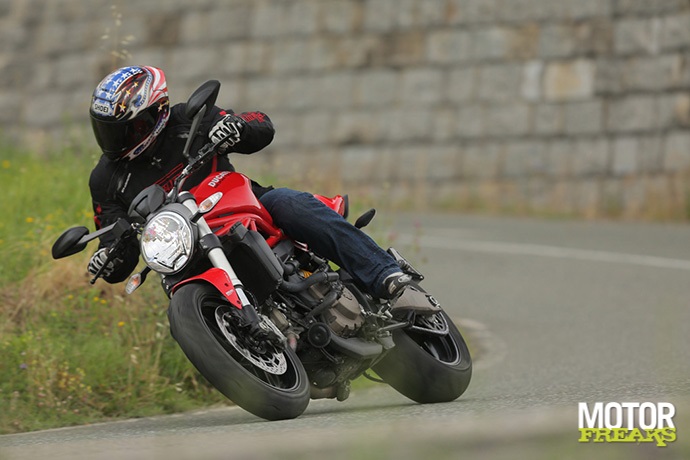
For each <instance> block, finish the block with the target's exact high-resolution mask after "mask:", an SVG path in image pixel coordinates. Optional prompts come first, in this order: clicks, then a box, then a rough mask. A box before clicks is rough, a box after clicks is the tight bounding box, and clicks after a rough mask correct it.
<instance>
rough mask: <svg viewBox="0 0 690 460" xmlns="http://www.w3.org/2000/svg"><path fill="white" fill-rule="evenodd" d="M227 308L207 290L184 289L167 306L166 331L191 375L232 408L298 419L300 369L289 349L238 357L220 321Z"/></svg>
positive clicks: (235, 341) (304, 392)
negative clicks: (201, 378) (192, 371)
mask: <svg viewBox="0 0 690 460" xmlns="http://www.w3.org/2000/svg"><path fill="white" fill-rule="evenodd" d="M233 308H235V307H233V306H231V305H230V304H229V303H228V302H227V300H225V299H224V297H223V296H222V295H221V294H220V293H219V292H218V291H217V290H216V289H215V288H213V287H212V286H210V285H208V284H205V283H193V284H187V285H185V286H182V287H181V288H180V289H179V290H178V291H177V292H175V294H174V295H173V297H172V300H171V301H170V308H169V309H168V318H169V320H170V331H171V333H172V335H173V337H174V338H175V340H177V342H178V344H179V345H180V348H182V351H184V353H185V355H186V356H187V358H188V359H189V360H190V361H191V362H192V364H194V366H195V367H196V368H197V370H198V371H199V372H200V373H201V374H202V375H203V376H204V377H205V378H206V379H207V380H208V381H209V382H210V383H211V384H212V385H213V386H214V387H215V388H216V389H218V391H220V392H221V393H223V395H225V396H226V397H227V398H228V399H230V400H232V401H233V402H235V403H236V404H237V405H238V406H240V407H242V408H243V409H245V410H247V411H249V412H251V413H252V414H254V415H257V416H259V417H262V418H264V419H267V420H283V419H291V418H295V417H298V416H299V415H301V414H302V413H303V412H304V410H305V409H306V408H307V405H308V404H309V380H308V378H307V374H306V371H305V370H304V367H303V366H302V363H301V362H300V361H299V358H297V355H296V354H295V352H294V351H292V349H290V348H289V347H286V348H285V349H284V350H275V349H274V350H273V351H271V352H270V353H266V356H264V357H262V356H261V355H258V354H256V352H253V353H252V352H249V351H248V350H244V351H243V352H244V353H245V355H243V354H242V352H241V346H240V345H239V343H240V342H241V340H239V334H233V332H234V331H233V329H232V327H233V325H232V324H228V323H227V322H224V321H222V320H221V319H220V318H221V317H222V316H223V312H224V311H230V310H231V309H233ZM223 329H225V331H224V330H223ZM246 353H249V355H247V354H246ZM281 355H282V356H281ZM247 356H249V357H250V359H248V358H247ZM257 358H258V359H257ZM276 362H278V364H275V363H276ZM257 363H258V365H257ZM272 366H273V367H272ZM262 367H263V368H262ZM274 367H275V368H278V369H279V370H278V371H276V370H274ZM267 369H268V370H267Z"/></svg>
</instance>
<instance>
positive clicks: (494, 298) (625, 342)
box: [0, 215, 690, 460]
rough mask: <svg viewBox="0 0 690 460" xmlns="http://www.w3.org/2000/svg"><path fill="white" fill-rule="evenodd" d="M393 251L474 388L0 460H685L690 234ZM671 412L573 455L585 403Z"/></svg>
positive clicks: (544, 234)
mask: <svg viewBox="0 0 690 460" xmlns="http://www.w3.org/2000/svg"><path fill="white" fill-rule="evenodd" d="M391 224H392V225H394V227H395V228H396V229H397V231H396V234H395V235H393V236H394V238H395V241H396V246H397V247H399V248H400V249H402V250H403V252H404V253H407V254H408V255H409V256H410V257H409V258H410V259H411V260H413V261H415V263H416V264H417V265H418V267H419V268H420V269H421V271H422V272H424V274H425V275H426V276H427V280H426V281H425V287H426V288H427V290H429V291H430V292H432V293H434V295H435V296H436V297H437V298H438V299H439V300H440V301H441V302H442V303H443V304H444V306H445V308H446V310H447V311H448V312H449V313H450V314H451V316H453V317H455V318H459V319H460V320H461V321H460V323H461V330H463V331H464V332H465V333H466V334H467V335H469V336H470V339H471V343H472V347H473V349H474V352H475V358H476V359H475V372H474V376H473V380H472V383H471V385H470V387H469V389H468V391H467V392H466V394H465V395H463V396H462V397H461V398H460V399H459V400H457V401H455V402H453V403H447V404H437V405H427V406H421V405H417V404H414V403H412V402H410V401H409V400H407V399H405V398H404V397H402V396H400V395H398V394H397V393H395V392H394V391H393V390H391V389H390V388H388V387H385V386H379V387H377V388H374V389H371V390H361V391H355V392H353V394H352V395H351V397H350V399H349V400H348V401H346V402H344V403H338V402H335V401H314V402H313V403H312V404H311V405H310V407H309V409H308V410H307V412H306V413H305V414H304V415H303V416H302V417H300V418H298V419H296V420H292V421H282V422H270V423H269V422H264V421H262V420H260V419H257V418H256V417H254V416H252V415H251V414H248V413H246V412H243V411H242V410H240V409H238V408H222V409H214V410H210V411H204V412H197V413H192V414H185V415H180V416H168V417H158V418H152V419H139V420H133V421H124V422H117V423H110V424H99V425H93V426H88V427H79V428H69V429H61V430H50V431H46V432H39V433H28V434H22V435H12V436H2V437H0V459H2V460H5V459H34V458H51V459H66V458H98V459H119V458H127V459H138V458H141V459H151V458H161V459H162V458H165V459H167V460H172V459H177V458H214V459H215V458H218V459H221V458H233V459H235V458H281V459H286V458H287V459H291V458H323V457H325V456H328V457H330V458H336V459H340V458H343V459H350V458H362V459H376V458H396V459H400V458H402V459H407V458H409V459H417V458H461V457H466V458H477V457H481V458H506V459H508V458H511V459H512V458H556V457H563V456H568V457H570V458H652V457H653V458H690V442H689V441H690V365H689V363H690V359H689V358H690V226H688V225H651V224H617V223H616V224H614V223H582V222H563V221H537V220H520V219H501V218H489V217H468V216H444V215H424V216H422V217H418V216H414V215H397V216H395V218H388V219H386V218H385V217H384V218H383V219H380V222H379V225H383V226H387V225H391ZM598 401H602V402H624V401H637V402H645V401H651V402H658V401H668V402H671V403H673V404H675V406H676V410H677V414H676V416H675V418H674V420H675V423H676V428H677V432H678V440H677V441H676V442H674V443H671V444H669V446H668V447H665V448H660V447H656V446H652V445H649V444H643V445H637V444H580V443H578V442H577V438H578V436H579V433H578V430H577V404H578V403H579V402H588V403H594V402H598Z"/></svg>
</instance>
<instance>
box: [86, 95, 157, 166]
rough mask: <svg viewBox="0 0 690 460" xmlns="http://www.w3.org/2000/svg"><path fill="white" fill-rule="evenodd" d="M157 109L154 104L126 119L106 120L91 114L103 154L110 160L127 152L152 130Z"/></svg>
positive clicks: (94, 130)
mask: <svg viewBox="0 0 690 460" xmlns="http://www.w3.org/2000/svg"><path fill="white" fill-rule="evenodd" d="M158 111H159V110H158V104H156V105H154V106H152V107H149V108H148V109H146V110H144V111H143V112H141V113H140V114H139V115H137V116H136V117H134V118H132V119H131V120H126V121H107V120H104V119H102V118H98V117H97V116H93V115H92V116H91V126H92V127H93V132H94V135H95V137H96V142H98V145H99V146H100V147H101V150H102V151H103V154H104V155H105V156H107V157H108V158H110V159H111V160H119V159H120V158H121V157H123V156H124V155H126V154H127V153H129V151H130V150H131V149H133V148H134V147H136V146H137V145H139V143H141V142H142V141H143V140H144V139H145V138H146V136H148V135H149V134H151V132H153V129H154V128H155V127H156V122H157V121H158Z"/></svg>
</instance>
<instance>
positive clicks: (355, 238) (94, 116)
mask: <svg viewBox="0 0 690 460" xmlns="http://www.w3.org/2000/svg"><path fill="white" fill-rule="evenodd" d="M89 113H90V115H91V125H92V127H93V131H94V134H95V137H96V141H97V142H98V145H99V146H100V148H101V150H102V151H103V155H102V156H101V158H100V161H99V162H98V164H97V165H96V167H95V168H94V170H93V171H92V173H91V178H90V180H89V187H90V189H91V198H92V201H93V209H94V213H95V215H94V220H95V223H96V228H97V229H100V228H101V227H104V226H107V225H110V224H112V223H114V222H115V221H116V220H117V219H118V218H121V217H124V218H126V217H127V210H128V208H129V204H130V203H131V202H132V200H133V199H134V197H135V196H136V195H137V194H138V193H139V192H140V191H141V190H143V189H144V188H146V187H147V186H149V185H151V184H154V183H155V184H159V185H161V186H162V187H163V188H164V189H165V190H166V191H169V190H170V189H171V187H172V184H173V182H174V180H175V178H176V177H177V176H178V175H179V173H180V172H181V171H182V169H183V168H184V166H185V165H186V163H187V160H186V158H185V157H184V156H183V154H182V152H183V148H184V145H185V143H186V140H187V137H188V136H189V130H190V127H191V120H190V119H188V118H187V117H186V116H185V104H183V103H182V104H176V105H174V106H173V107H170V102H169V99H168V90H167V85H166V81H165V75H164V73H163V71H162V70H160V69H158V68H156V67H151V66H130V67H123V68H120V69H118V70H116V71H114V72H112V73H111V74H109V75H108V76H106V77H105V78H104V79H103V80H102V81H101V82H100V83H99V84H98V86H97V87H96V89H95V91H94V93H93V96H92V99H91V108H90V110H89ZM199 131H200V132H201V133H203V135H202V136H197V137H196V142H195V143H194V144H193V145H192V148H191V149H190V152H196V151H197V150H198V149H199V148H200V147H201V146H202V145H203V144H204V143H206V142H207V141H205V140H204V139H210V140H211V141H213V142H217V141H218V140H220V139H222V138H224V137H226V136H227V135H228V134H231V136H230V138H229V139H228V140H227V141H226V142H225V143H224V144H223V145H222V146H221V149H220V152H221V153H220V154H219V155H217V156H216V157H215V158H214V160H213V161H212V162H209V163H208V164H207V165H205V166H204V167H202V168H201V169H200V170H199V171H197V172H196V173H194V174H193V175H192V176H190V177H189V179H188V180H187V181H186V182H185V184H184V189H185V190H189V189H190V188H192V187H193V186H195V185H197V184H199V183H200V182H201V180H203V179H204V178H205V177H207V176H208V175H209V174H210V173H212V172H215V171H234V168H233V166H232V165H231V164H230V162H229V161H228V158H227V155H226V154H227V153H230V152H236V153H242V154H251V153H254V152H257V151H259V150H261V149H263V148H264V147H266V146H267V145H268V144H270V143H271V141H272V140H273V135H274V132H275V131H274V128H273V124H272V123H271V120H270V119H269V117H268V116H267V115H266V114H264V113H262V112H243V113H240V114H236V113H234V112H233V111H232V110H222V109H220V108H218V107H213V109H212V110H209V112H208V113H207V114H206V115H205V117H204V118H203V120H202V122H201V125H200V127H199ZM252 189H253V192H254V194H255V195H256V197H257V198H258V199H259V200H260V201H261V203H262V204H263V206H264V207H265V208H266V209H267V210H268V212H269V213H270V214H271V216H272V218H273V221H274V223H275V224H276V225H277V226H278V227H279V228H281V229H282V230H283V231H284V232H285V234H286V235H288V236H289V237H291V238H294V239H296V240H298V241H301V242H303V243H306V244H307V245H309V247H310V248H311V249H312V250H314V252H316V253H317V254H319V255H321V256H323V257H326V258H328V259H330V260H332V261H334V262H335V263H337V264H338V265H339V266H341V267H342V268H344V269H345V270H346V271H347V272H348V273H349V274H350V275H352V276H353V278H355V280H356V281H357V282H358V283H359V284H361V285H362V286H363V287H364V288H365V289H367V290H368V292H369V293H370V294H372V295H374V296H376V297H380V298H387V299H390V298H394V297H396V296H397V295H398V294H399V293H401V292H402V290H403V289H404V288H405V287H406V286H407V285H408V284H409V283H410V281H411V278H410V277H409V276H408V275H406V274H403V273H402V272H401V270H400V267H399V266H398V264H397V263H396V261H395V260H394V259H393V258H392V257H391V256H390V255H389V254H388V253H387V252H386V251H384V250H383V249H382V248H380V247H379V246H378V245H377V244H376V243H375V242H374V241H373V240H372V239H371V238H369V236H367V235H366V234H365V233H364V232H362V231H361V230H359V229H358V228H356V227H354V226H353V225H351V224H350V223H348V222H347V221H346V220H345V219H344V218H343V217H342V216H341V215H340V214H338V213H337V212H335V211H333V210H332V209H330V208H328V207H327V206H326V205H324V204H323V203H322V202H320V201H319V200H317V199H316V198H314V196H313V195H311V194H309V193H304V192H298V191H296V190H291V189H287V188H273V187H262V186H261V185H259V184H258V183H256V182H254V181H252ZM112 242H113V240H112V237H111V238H110V239H109V238H108V237H103V238H102V239H101V243H100V246H99V249H98V250H97V251H96V253H95V254H94V255H93V256H92V257H91V261H90V262H89V266H88V271H89V272H90V273H91V274H93V275H95V274H96V273H97V272H98V270H99V269H100V268H101V267H102V266H103V264H104V263H105V261H106V258H107V252H106V248H108V247H109V246H110V245H111V244H112ZM138 260H139V248H138V245H137V244H136V242H133V243H132V244H131V245H130V246H129V247H128V248H127V249H126V250H125V251H124V253H123V254H121V255H120V256H119V257H117V258H115V259H112V260H111V261H110V262H109V263H108V265H107V266H106V268H105V269H104V270H103V272H102V273H103V275H104V276H103V278H104V279H105V280H106V281H107V282H109V283H117V282H120V281H123V280H125V279H126V278H127V277H128V276H129V274H130V273H131V272H132V271H133V270H134V268H135V267H136V265H137V262H138Z"/></svg>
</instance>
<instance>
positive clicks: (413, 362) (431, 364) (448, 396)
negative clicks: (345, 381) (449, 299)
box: [373, 311, 472, 403]
mask: <svg viewBox="0 0 690 460" xmlns="http://www.w3.org/2000/svg"><path fill="white" fill-rule="evenodd" d="M415 326H416V327H413V328H407V329H399V330H397V331H394V332H393V340H394V341H395V347H394V348H393V349H392V350H391V351H390V352H389V353H388V354H387V355H386V356H385V357H384V358H383V359H382V360H381V361H380V362H379V363H377V364H376V365H375V366H374V367H373V369H374V371H376V373H377V374H378V375H379V376H380V377H381V378H382V379H383V380H384V381H385V382H386V383H388V384H389V385H390V386H392V387H393V388H395V389H396V390H397V391H398V392H400V393H401V394H403V395H405V396H407V397H408V398H410V399H412V400H413V401H416V402H418V403H437V402H448V401H453V400H455V399H457V398H458V397H459V396H460V395H461V394H463V393H464V392H465V390H466V389H467V386H468V385H469V384H470V379H471V378H472V359H471V357H470V352H469V350H468V348H467V344H466V343H465V340H464V339H463V337H462V334H460V331H458V329H457V328H456V327H455V325H454V324H453V322H452V321H451V320H450V318H448V315H446V313H445V312H444V311H440V312H438V313H436V314H434V315H433V316H431V317H419V318H418V319H417V321H416V323H415Z"/></svg>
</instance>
